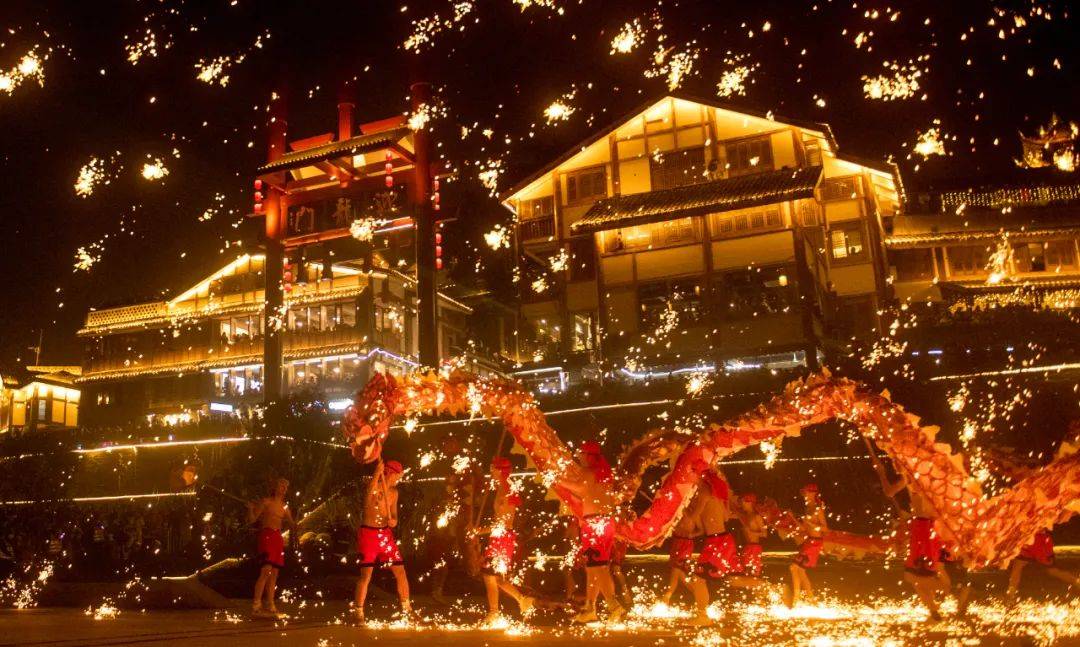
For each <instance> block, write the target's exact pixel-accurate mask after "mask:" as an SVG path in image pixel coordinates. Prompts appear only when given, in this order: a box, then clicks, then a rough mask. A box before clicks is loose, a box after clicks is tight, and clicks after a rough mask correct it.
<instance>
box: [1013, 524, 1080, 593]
mask: <svg viewBox="0 0 1080 647" xmlns="http://www.w3.org/2000/svg"><path fill="white" fill-rule="evenodd" d="M1029 565H1033V566H1039V567H1042V569H1043V570H1044V571H1045V572H1046V574H1047V575H1049V576H1050V577H1053V578H1055V579H1058V580H1061V581H1062V582H1065V583H1066V584H1069V585H1070V586H1071V587H1072V589H1073V590H1074V591H1075V590H1077V589H1080V577H1077V576H1076V575H1074V574H1073V573H1070V572H1069V571H1066V570H1064V569H1062V568H1058V567H1057V566H1056V561H1055V559H1054V536H1053V535H1052V534H1051V533H1050V531H1049V530H1040V531H1039V533H1038V534H1037V535H1035V539H1033V540H1032V541H1031V543H1030V544H1028V545H1027V546H1025V547H1024V549H1023V550H1021V551H1020V555H1019V556H1018V557H1017V558H1016V559H1014V560H1013V562H1012V564H1011V565H1010V566H1009V589H1008V591H1007V592H1006V596H1007V597H1008V598H1009V599H1010V600H1015V599H1016V595H1017V592H1018V590H1019V588H1020V578H1021V576H1022V575H1023V574H1024V569H1025V568H1026V567H1027V566H1029Z"/></svg>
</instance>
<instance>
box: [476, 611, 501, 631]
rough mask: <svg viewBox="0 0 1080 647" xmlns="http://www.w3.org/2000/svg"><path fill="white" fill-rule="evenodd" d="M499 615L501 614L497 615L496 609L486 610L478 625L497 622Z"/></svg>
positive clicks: (484, 625)
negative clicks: (486, 612)
mask: <svg viewBox="0 0 1080 647" xmlns="http://www.w3.org/2000/svg"><path fill="white" fill-rule="evenodd" d="M500 617H502V616H500V615H499V612H498V611H488V614H487V615H486V616H484V620H483V621H482V622H481V623H480V625H481V626H483V627H490V626H492V625H494V624H495V623H496V622H498V621H499V618H500Z"/></svg>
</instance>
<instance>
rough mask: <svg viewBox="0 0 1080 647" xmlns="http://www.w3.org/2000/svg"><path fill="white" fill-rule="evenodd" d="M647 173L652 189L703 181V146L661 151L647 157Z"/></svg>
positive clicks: (670, 187) (704, 178)
mask: <svg viewBox="0 0 1080 647" xmlns="http://www.w3.org/2000/svg"><path fill="white" fill-rule="evenodd" d="M649 174H650V176H651V177H652V189H653V191H657V190H660V189H672V188H675V187H677V186H684V185H687V184H697V183H698V182H704V181H705V180H706V179H707V178H706V177H705V148H704V147H699V148H690V149H686V150H680V151H671V152H668V153H663V154H661V155H660V156H659V158H657V157H650V158H649Z"/></svg>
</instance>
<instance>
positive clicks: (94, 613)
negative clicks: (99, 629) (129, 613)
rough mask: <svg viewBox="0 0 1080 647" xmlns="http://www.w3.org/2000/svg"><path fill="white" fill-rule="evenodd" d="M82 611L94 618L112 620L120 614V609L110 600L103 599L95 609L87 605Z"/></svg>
mask: <svg viewBox="0 0 1080 647" xmlns="http://www.w3.org/2000/svg"><path fill="white" fill-rule="evenodd" d="M84 613H85V615H88V616H91V617H93V618H94V620H112V619H114V618H116V617H117V616H118V615H120V609H117V608H116V607H115V606H114V605H113V603H112V601H111V600H105V601H104V602H102V603H101V605H100V606H98V607H97V608H96V609H95V608H94V607H89V608H87V610H86V611H85V612H84Z"/></svg>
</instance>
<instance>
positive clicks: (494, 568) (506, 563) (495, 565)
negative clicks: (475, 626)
mask: <svg viewBox="0 0 1080 647" xmlns="http://www.w3.org/2000/svg"><path fill="white" fill-rule="evenodd" d="M510 469H511V466H510V459H508V458H506V457H504V456H498V457H496V458H495V460H494V461H492V463H491V479H492V481H494V483H495V515H494V519H493V521H492V524H491V525H490V526H488V527H486V528H480V529H479V530H478V531H477V532H478V533H479V534H486V535H487V536H488V540H487V546H486V547H485V549H484V567H483V570H481V573H482V574H483V577H484V590H485V591H486V593H487V604H488V614H487V617H485V618H484V624H485V625H489V624H491V623H493V622H495V621H496V620H498V619H499V590H500V589H502V591H503V592H505V593H506V594H507V595H509V596H510V597H512V598H513V599H514V601H515V602H517V604H518V609H519V610H520V611H521V615H522V616H523V617H524V616H527V615H528V614H529V613H530V612H531V611H532V607H533V603H534V600H533V599H532V598H531V597H529V596H527V595H524V594H522V593H521V591H519V590H518V588H517V587H516V586H514V584H513V583H511V582H510V580H509V579H508V577H507V576H508V575H509V574H510V573H512V572H513V571H514V564H515V561H516V554H517V548H518V546H517V541H518V537H517V532H516V531H515V530H514V521H515V519H516V517H517V508H518V506H520V505H521V497H519V496H518V495H517V494H515V493H513V492H511V491H510Z"/></svg>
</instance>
